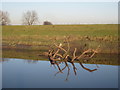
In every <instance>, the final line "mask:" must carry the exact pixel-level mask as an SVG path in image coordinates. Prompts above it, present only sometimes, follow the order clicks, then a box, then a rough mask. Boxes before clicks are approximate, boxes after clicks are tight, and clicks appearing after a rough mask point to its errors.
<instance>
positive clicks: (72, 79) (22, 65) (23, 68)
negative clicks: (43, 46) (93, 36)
mask: <svg viewBox="0 0 120 90" xmlns="http://www.w3.org/2000/svg"><path fill="white" fill-rule="evenodd" d="M3 60H4V62H3V88H118V66H113V65H102V64H101V65H100V64H98V67H97V66H96V65H95V64H83V65H84V66H85V67H87V68H89V69H95V68H97V70H96V71H93V72H89V71H87V70H85V69H83V68H82V67H81V66H80V65H79V63H75V66H76V68H77V70H76V75H75V72H74V70H73V67H72V65H71V64H69V66H70V70H69V73H68V69H67V68H66V69H64V71H63V73H57V72H58V71H59V70H58V68H57V67H54V66H51V64H50V62H49V61H34V60H25V59H13V58H4V59H3ZM0 64H1V63H0ZM60 67H61V68H63V67H64V64H61V66H60Z"/></svg>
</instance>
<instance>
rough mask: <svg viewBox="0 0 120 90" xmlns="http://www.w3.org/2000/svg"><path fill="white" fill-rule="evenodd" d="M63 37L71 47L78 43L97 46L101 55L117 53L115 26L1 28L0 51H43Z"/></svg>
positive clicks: (116, 26)
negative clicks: (6, 49)
mask: <svg viewBox="0 0 120 90" xmlns="http://www.w3.org/2000/svg"><path fill="white" fill-rule="evenodd" d="M65 36H69V40H70V43H71V45H72V46H75V44H78V46H77V47H79V45H80V44H81V42H82V44H85V43H87V44H89V47H90V48H91V47H93V48H96V47H97V46H98V45H99V44H101V46H102V47H101V49H102V50H101V51H102V53H116V52H117V43H118V42H117V38H118V25H117V24H113V25H112V24H105V25H104V24H101V25H33V26H2V39H3V41H2V43H3V48H4V47H9V48H21V49H34V50H42V51H46V50H48V48H49V46H50V45H52V44H53V42H54V41H55V42H56V43H58V42H63V41H64V38H65ZM86 37H88V38H89V39H88V38H86Z"/></svg>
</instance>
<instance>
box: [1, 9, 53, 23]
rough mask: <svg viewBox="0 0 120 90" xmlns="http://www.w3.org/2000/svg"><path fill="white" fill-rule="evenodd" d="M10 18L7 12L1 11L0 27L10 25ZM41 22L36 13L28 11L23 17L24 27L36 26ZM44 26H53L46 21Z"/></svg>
mask: <svg viewBox="0 0 120 90" xmlns="http://www.w3.org/2000/svg"><path fill="white" fill-rule="evenodd" d="M10 22H11V20H10V17H9V13H8V12H7V11H1V10H0V25H10ZM38 22H39V17H38V14H37V12H36V11H34V10H33V11H26V12H25V13H23V16H22V24H23V25H34V24H36V23H38ZM43 25H52V23H51V22H49V21H44V22H43Z"/></svg>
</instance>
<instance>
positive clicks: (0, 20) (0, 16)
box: [0, 11, 10, 25]
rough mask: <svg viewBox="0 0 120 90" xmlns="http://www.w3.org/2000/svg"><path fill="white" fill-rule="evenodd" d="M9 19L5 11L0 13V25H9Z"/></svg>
mask: <svg viewBox="0 0 120 90" xmlns="http://www.w3.org/2000/svg"><path fill="white" fill-rule="evenodd" d="M9 24H10V19H9V13H8V12H7V11H6V12H4V11H0V25H9Z"/></svg>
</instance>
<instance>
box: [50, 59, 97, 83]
mask: <svg viewBox="0 0 120 90" xmlns="http://www.w3.org/2000/svg"><path fill="white" fill-rule="evenodd" d="M50 63H51V65H53V66H54V68H56V66H57V68H58V72H57V73H56V74H55V76H56V75H57V74H59V73H63V71H64V70H65V69H67V76H66V79H65V80H66V81H68V77H69V75H70V70H71V69H70V65H69V64H68V63H70V64H71V65H72V68H73V71H74V74H75V75H77V71H76V70H77V68H76V66H75V64H74V63H73V62H67V61H62V62H61V61H55V62H54V63H52V62H51V61H50ZM60 64H64V67H62V68H61V67H60ZM79 65H80V66H81V67H82V68H83V69H84V70H87V71H89V72H93V71H96V70H97V69H89V68H86V67H85V66H84V65H83V64H82V63H81V62H80V61H79ZM97 68H98V66H97Z"/></svg>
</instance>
